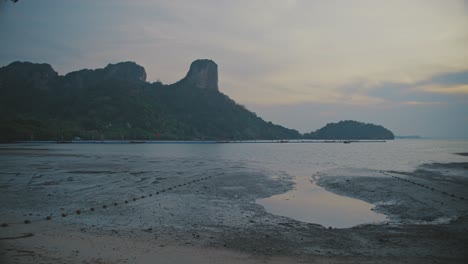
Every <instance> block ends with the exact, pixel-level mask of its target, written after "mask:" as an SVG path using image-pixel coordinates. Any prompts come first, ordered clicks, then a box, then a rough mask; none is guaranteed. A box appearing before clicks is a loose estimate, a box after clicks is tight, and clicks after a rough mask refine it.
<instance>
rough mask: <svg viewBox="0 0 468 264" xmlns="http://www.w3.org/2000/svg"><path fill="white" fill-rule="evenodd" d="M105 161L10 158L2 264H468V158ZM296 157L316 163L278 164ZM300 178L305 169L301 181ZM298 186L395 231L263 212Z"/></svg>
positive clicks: (139, 152)
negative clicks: (376, 164) (347, 162)
mask: <svg viewBox="0 0 468 264" xmlns="http://www.w3.org/2000/svg"><path fill="white" fill-rule="evenodd" d="M281 145H282V144H281ZM351 145H353V144H351ZM326 147H327V148H333V149H330V150H323V149H322V150H319V149H315V150H310V151H311V153H317V152H319V151H322V152H321V153H322V155H321V156H324V157H325V158H324V161H325V162H328V161H329V160H331V154H330V153H332V154H333V155H347V152H353V153H355V152H356V151H357V152H359V153H361V154H360V155H361V156H364V157H365V156H367V155H368V153H369V152H373V151H376V150H372V149H369V148H373V147H375V146H370V147H369V146H368V145H367V146H358V145H356V146H351V147H349V146H343V147H342V146H326ZM391 147H393V146H391V145H390V147H389V148H391ZM92 148H93V149H90V147H89V146H79V147H77V146H71V145H70V146H56V145H46V146H44V145H38V146H29V145H25V146H19V147H18V146H8V147H5V148H4V149H0V159H1V160H2V167H1V169H0V192H1V195H0V197H1V199H0V208H1V209H0V215H1V219H0V222H1V223H2V227H1V228H0V262H1V263H220V262H223V263H265V262H267V263H464V261H465V260H466V258H467V253H466V251H465V249H466V245H468V197H467V196H468V194H467V190H468V176H467V175H468V173H467V172H468V169H467V167H468V164H467V163H466V162H463V159H465V160H466V157H464V156H459V157H456V156H455V155H454V156H453V159H452V156H448V155H446V157H449V158H448V159H450V160H451V161H452V162H446V161H447V160H444V158H441V159H440V161H441V162H436V161H435V162H432V163H427V162H422V163H421V164H420V165H418V166H416V167H415V168H414V169H412V170H408V169H401V170H399V169H400V168H397V169H395V170H392V169H390V167H391V166H389V167H388V169H379V168H369V166H365V165H366V164H367V163H366V164H359V166H356V168H348V167H345V166H336V165H330V166H328V167H326V166H325V165H323V166H318V165H316V164H313V165H311V164H310V163H307V162H306V161H307V160H310V159H312V158H311V156H307V155H309V154H307V153H306V152H305V151H306V150H305V148H309V146H290V145H288V144H285V145H284V146H283V145H282V146H265V147H263V146H261V147H259V146H255V149H258V148H263V149H261V150H259V151H266V152H269V151H268V150H275V149H276V150H278V148H281V150H283V151H284V152H283V154H278V155H279V156H278V155H275V156H271V155H272V154H268V155H270V156H267V157H266V158H265V157H263V158H261V159H260V158H259V157H261V156H260V155H259V154H256V153H252V152H254V151H255V150H254V149H249V151H247V150H246V149H239V148H245V146H226V145H223V146H216V145H213V146H202V147H200V146H188V147H187V146H176V147H172V146H156V147H155V146H145V145H140V146H106V147H102V146H92ZM154 148H163V149H157V150H155V149H154ZM174 148H178V149H174ZM200 148H204V149H202V150H201V149H200ZM227 148H228V149H227ZM233 148H236V149H235V150H232V149H233ZM271 148H274V149H271ZM288 148H294V149H290V150H289V151H290V152H288ZM298 148H304V149H298ZM337 148H342V149H337ZM379 148H381V146H379ZM364 150H366V151H364ZM181 151H182V152H183V153H184V155H181V154H180V153H181ZM307 151H309V150H307ZM327 151H329V152H327ZM338 151H340V152H338ZM270 152H271V153H274V151H270ZM297 152H301V153H302V155H303V156H306V157H307V159H306V158H303V159H302V160H300V161H297V162H296V163H294V162H293V161H292V160H288V162H287V163H281V161H280V160H281V159H280V158H278V157H285V158H284V159H286V160H287V159H288V158H287V157H288V153H297ZM380 152H385V150H383V151H380ZM155 153H156V154H155ZM187 153H189V154H187ZM235 153H239V154H238V155H239V156H235V155H236V154H235ZM327 153H328V154H327ZM375 153H377V152H375ZM249 155H250V156H249ZM265 155H267V154H265ZM310 155H312V154H310ZM388 155H394V154H393V152H392V153H389V154H388ZM290 156H294V155H289V157H290ZM240 157H242V158H240ZM444 157H445V156H444ZM432 158H433V157H431V159H432ZM383 159H384V158H382V160H383ZM428 160H429V159H428ZM426 161H427V160H426ZM366 162H367V161H366ZM387 162H388V161H387ZM395 162H398V161H395ZM291 163H292V164H291ZM297 164H303V165H297ZM323 164H325V163H323ZM288 166H291V167H296V168H297V167H301V166H302V168H303V170H302V171H301V172H297V171H294V172H291V171H293V170H291V169H289V167H288ZM319 167H320V168H319ZM364 167H365V169H363V168H364ZM304 171H310V173H309V174H308V175H307V174H305V173H304ZM298 175H302V176H301V177H303V178H305V179H309V180H310V181H313V182H314V183H316V184H318V185H319V186H321V187H323V188H324V189H325V190H327V191H330V192H333V193H334V194H337V195H342V196H346V197H352V198H356V199H359V200H362V201H365V202H367V203H369V204H372V205H373V206H374V208H372V210H375V211H376V212H379V213H382V214H385V215H386V216H387V218H388V219H387V220H386V221H384V222H381V223H374V224H361V225H357V226H353V227H349V228H333V227H330V228H327V227H324V226H323V225H319V224H316V223H308V222H304V221H298V220H294V219H293V218H291V217H286V216H280V215H276V214H273V213H271V212H269V211H267V210H266V209H265V208H264V207H263V206H261V205H260V204H259V203H258V202H257V201H258V200H260V199H265V198H268V197H272V196H275V195H282V194H285V193H288V192H292V191H294V189H296V188H298V186H297V184H298V181H297V178H298V177H299V176H298ZM301 184H306V183H301ZM310 213H311V214H313V213H314V212H313V211H312V212H310Z"/></svg>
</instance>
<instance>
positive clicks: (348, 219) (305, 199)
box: [257, 177, 387, 228]
mask: <svg viewBox="0 0 468 264" xmlns="http://www.w3.org/2000/svg"><path fill="white" fill-rule="evenodd" d="M295 182H296V188H295V189H294V190H292V191H289V192H287V193H284V194H279V195H274V196H272V197H269V198H265V199H259V200H257V203H258V204H260V205H262V206H263V207H264V208H265V209H266V210H267V211H268V212H270V213H272V214H274V215H281V216H286V217H290V218H293V219H295V220H298V221H301V222H307V223H314V224H320V225H322V226H324V227H333V228H348V227H353V226H356V225H360V224H369V223H379V222H383V221H385V220H386V219H387V218H386V216H385V215H384V214H380V213H376V212H374V211H372V210H371V209H372V208H373V207H374V206H373V205H372V204H369V203H366V202H364V201H361V200H357V199H353V198H349V197H345V196H340V195H336V194H334V193H331V192H328V191H326V190H325V189H323V188H322V187H320V186H318V185H317V184H315V182H314V181H312V178H310V177H297V178H296V181H295Z"/></svg>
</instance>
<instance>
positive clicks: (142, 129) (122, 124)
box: [0, 60, 301, 142]
mask: <svg viewBox="0 0 468 264" xmlns="http://www.w3.org/2000/svg"><path fill="white" fill-rule="evenodd" d="M62 137H63V139H66V140H67V139H72V138H75V137H79V138H81V139H122V138H123V139H179V140H197V139H204V140H241V139H243V140H246V139H294V138H299V137H301V135H300V134H299V132H297V131H296V130H292V129H287V128H284V127H282V126H279V125H275V124H272V123H271V122H266V121H264V120H263V119H261V118H260V117H258V116H257V115H256V114H255V113H253V112H250V111H249V110H247V109H246V108H245V107H243V106H241V105H239V104H237V103H236V102H234V101H233V100H232V99H230V98H229V97H228V96H226V95H224V94H223V93H221V92H219V90H218V68H217V65H216V63H214V62H213V61H211V60H197V61H194V62H193V63H192V64H191V66H190V69H189V72H188V73H187V75H186V76H185V77H184V78H183V79H182V80H180V81H179V82H177V83H175V84H171V85H164V84H162V83H160V82H156V83H149V82H147V81H146V72H145V69H144V68H143V67H141V66H139V65H137V64H136V63H134V62H121V63H117V64H109V65H108V66H107V67H105V68H103V69H96V70H87V69H84V70H80V71H76V72H71V73H68V74H67V75H65V76H60V75H58V74H57V72H55V71H54V69H53V68H52V67H51V66H50V65H48V64H36V63H29V62H13V63H11V64H9V65H8V66H5V67H2V68H0V142H7V141H16V140H31V139H33V140H57V139H62Z"/></svg>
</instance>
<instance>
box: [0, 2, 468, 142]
mask: <svg viewBox="0 0 468 264" xmlns="http://www.w3.org/2000/svg"><path fill="white" fill-rule="evenodd" d="M199 58H209V59H213V60H214V61H215V62H216V63H217V64H218V68H219V87H220V90H221V92H223V93H225V94H227V95H228V96H229V97H231V98H233V99H234V100H236V101H237V102H238V103H240V104H243V105H246V106H247V108H248V109H250V110H252V111H254V112H256V113H257V114H258V115H259V116H261V117H263V118H264V119H266V120H269V121H270V120H271V121H273V122H275V123H279V124H281V125H284V126H287V127H290V128H295V129H298V130H299V131H301V132H308V131H312V130H315V129H318V128H320V127H322V126H323V125H325V124H326V123H328V122H334V121H339V120H343V119H353V120H359V121H364V122H372V123H377V124H381V125H383V126H385V127H387V128H389V129H390V130H392V131H393V132H394V133H395V134H397V135H408V134H418V135H423V136H429V137H448V138H460V137H465V138H466V137H468V1H456V0H447V1H444V0H438V1H431V0H421V1H417V0H411V1H407V0H405V1H396V0H393V1H376V0H368V1H351V0H350V1H345V0H343V1H333V0H327V1H325V0H324V1H308V0H304V1H300V0H277V1H273V0H245V1H243V0H240V1H230V0H225V1H223V0H202V1H177V0H167V1H165V0H161V1H156V0H152V1H150V0H132V1H127V0H101V1H95V0H80V1H63V0H41V1H37V0H20V1H19V2H18V3H16V4H13V3H9V2H6V1H4V0H0V66H4V65H7V64H9V63H11V62H12V61H17V60H21V61H32V62H47V63H49V64H51V65H52V66H53V67H54V69H55V70H56V71H58V72H59V73H60V74H66V73H68V72H70V71H74V70H78V69H81V68H102V67H104V66H106V65H107V64H108V63H115V62H119V61H127V60H131V61H135V62H137V63H138V64H140V65H142V66H144V67H145V68H146V71H147V74H148V79H149V81H156V80H158V79H160V80H161V81H162V82H163V83H167V84H169V83H173V82H176V81H177V80H179V79H181V78H182V77H183V76H184V75H185V74H186V72H187V71H188V67H189V65H190V63H191V62H192V61H193V60H195V59H199Z"/></svg>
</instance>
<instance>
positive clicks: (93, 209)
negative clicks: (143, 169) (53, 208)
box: [0, 174, 222, 227]
mask: <svg viewBox="0 0 468 264" xmlns="http://www.w3.org/2000/svg"><path fill="white" fill-rule="evenodd" d="M218 175H222V174H218ZM212 177H213V176H212V175H211V176H206V177H202V178H198V179H194V180H190V181H186V182H184V183H179V184H175V185H172V186H170V187H166V188H164V189H161V190H159V191H156V192H154V193H148V194H147V195H145V194H142V195H136V196H133V197H132V198H129V199H126V200H124V201H123V203H122V204H120V203H118V202H112V203H110V204H102V203H99V204H96V206H95V207H90V208H89V209H88V210H86V209H83V208H80V209H76V210H71V211H66V212H63V211H62V212H61V213H60V214H59V215H57V216H56V218H58V217H60V218H65V217H67V216H69V215H82V214H86V213H89V212H96V211H97V208H102V210H101V211H104V210H106V209H108V208H110V207H117V206H119V205H124V204H126V205H128V204H129V203H130V202H132V201H133V202H136V201H138V200H142V199H146V198H148V197H155V196H156V195H159V194H162V193H164V192H167V191H172V190H175V189H177V188H179V187H183V186H187V185H190V184H195V183H198V182H200V181H203V180H208V179H209V178H212ZM52 215H53V213H50V214H49V215H48V216H46V217H45V218H40V219H35V220H34V221H32V220H31V219H25V220H24V221H22V222H13V223H11V222H10V223H6V222H3V223H2V224H1V225H0V226H1V227H8V226H10V225H20V224H26V225H28V224H32V223H37V222H43V221H50V220H52V219H53V217H52Z"/></svg>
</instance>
